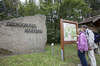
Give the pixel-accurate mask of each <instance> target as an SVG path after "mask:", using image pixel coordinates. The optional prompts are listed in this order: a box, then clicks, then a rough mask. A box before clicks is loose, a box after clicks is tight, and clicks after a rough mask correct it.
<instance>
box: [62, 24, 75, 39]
mask: <svg viewBox="0 0 100 66" xmlns="http://www.w3.org/2000/svg"><path fill="white" fill-rule="evenodd" d="M63 28H64V41H76V40H77V37H76V36H77V33H76V32H77V31H76V24H70V23H63Z"/></svg>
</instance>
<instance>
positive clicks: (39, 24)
mask: <svg viewBox="0 0 100 66" xmlns="http://www.w3.org/2000/svg"><path fill="white" fill-rule="evenodd" d="M45 20H46V17H45V16H44V15H35V16H26V17H20V18H14V19H11V20H4V21H0V48H3V49H6V50H9V51H11V52H12V53H14V54H24V53H32V52H40V51H43V50H44V47H45V45H46V41H47V29H46V24H45Z"/></svg>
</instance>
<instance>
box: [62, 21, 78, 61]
mask: <svg viewBox="0 0 100 66" xmlns="http://www.w3.org/2000/svg"><path fill="white" fill-rule="evenodd" d="M64 23H68V24H74V25H75V27H76V37H77V35H78V22H76V21H69V20H63V19H60V37H61V39H60V40H61V41H60V42H61V59H62V60H63V61H64V44H76V42H77V39H76V41H75V40H71V41H64V25H63V24H64Z"/></svg>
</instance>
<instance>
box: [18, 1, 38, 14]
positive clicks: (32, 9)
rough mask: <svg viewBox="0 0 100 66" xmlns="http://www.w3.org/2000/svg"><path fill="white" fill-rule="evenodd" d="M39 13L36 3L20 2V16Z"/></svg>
mask: <svg viewBox="0 0 100 66" xmlns="http://www.w3.org/2000/svg"><path fill="white" fill-rule="evenodd" d="M37 13H38V7H37V6H36V5H35V4H34V3H28V4H25V5H22V4H20V7H19V14H20V16H32V15H35V14H37Z"/></svg>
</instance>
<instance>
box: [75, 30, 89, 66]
mask: <svg viewBox="0 0 100 66" xmlns="http://www.w3.org/2000/svg"><path fill="white" fill-rule="evenodd" d="M77 44H78V56H79V58H80V61H81V64H82V66H88V64H87V60H86V57H85V52H86V51H88V43H87V38H86V35H85V33H84V31H83V30H82V29H80V30H79V36H78V42H77Z"/></svg>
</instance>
